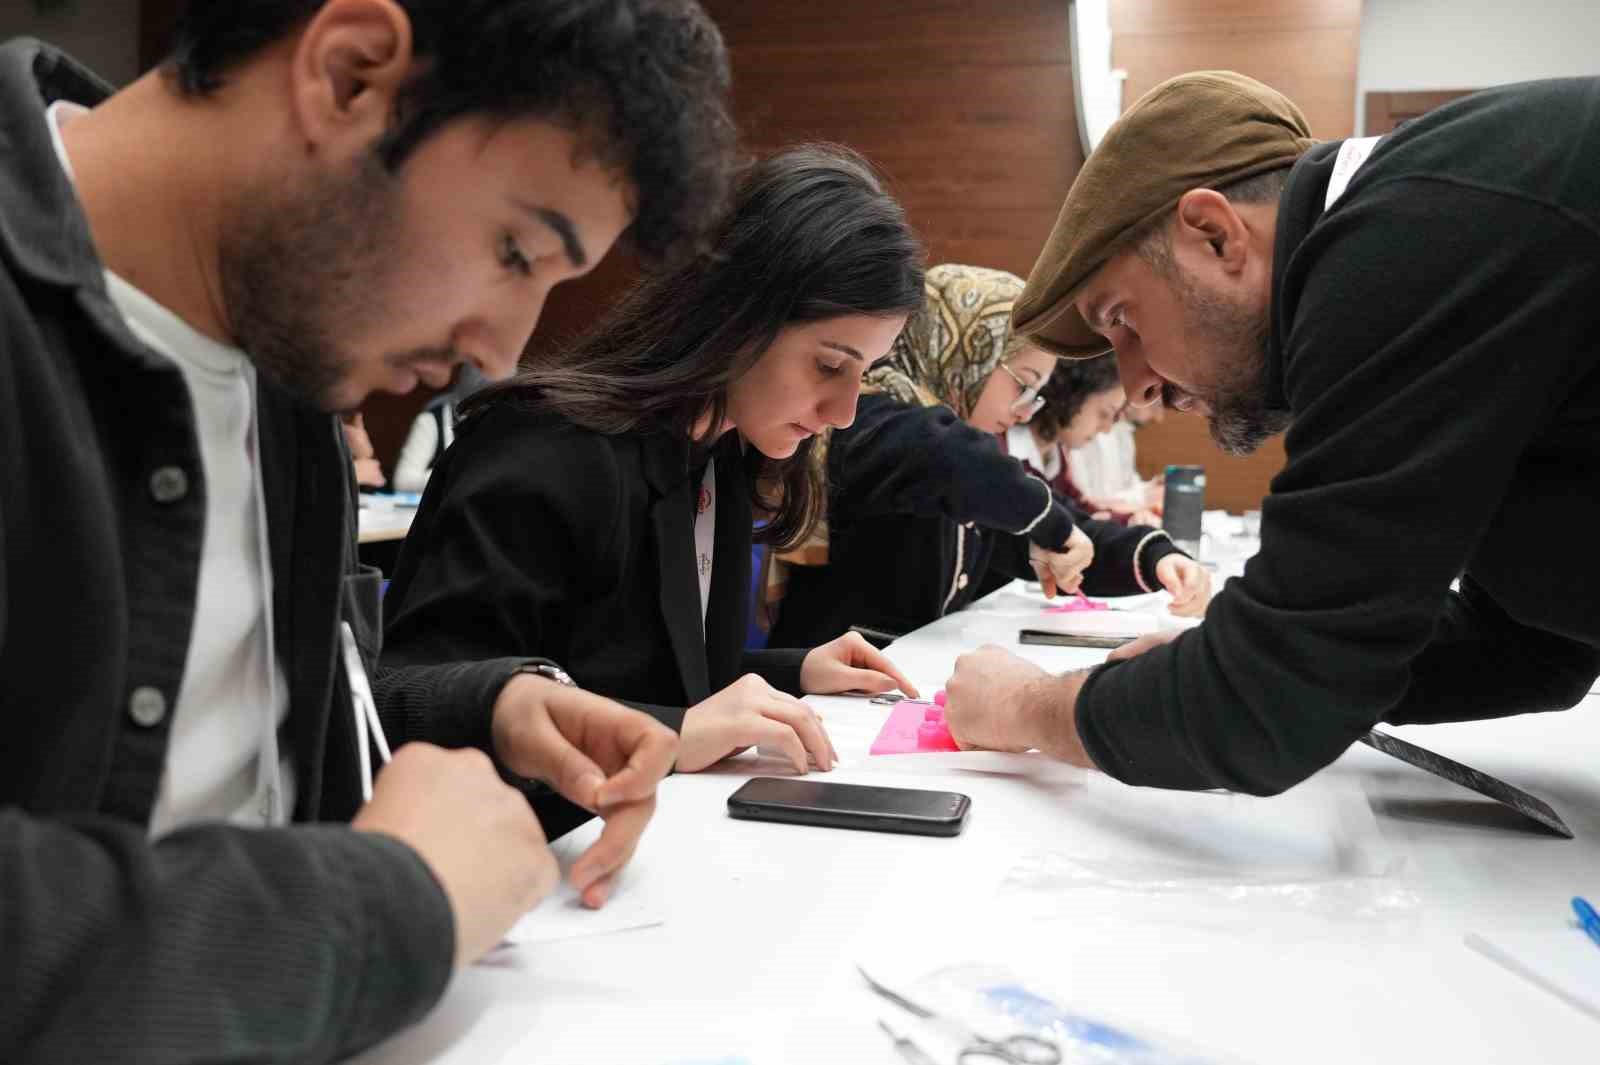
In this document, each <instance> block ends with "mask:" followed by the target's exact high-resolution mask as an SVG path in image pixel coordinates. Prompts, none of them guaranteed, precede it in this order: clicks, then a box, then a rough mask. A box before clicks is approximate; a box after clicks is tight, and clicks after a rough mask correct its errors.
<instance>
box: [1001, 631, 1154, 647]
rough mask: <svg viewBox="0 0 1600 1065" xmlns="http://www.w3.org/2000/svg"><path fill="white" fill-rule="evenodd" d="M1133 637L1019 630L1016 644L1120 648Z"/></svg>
mask: <svg viewBox="0 0 1600 1065" xmlns="http://www.w3.org/2000/svg"><path fill="white" fill-rule="evenodd" d="M1135 639H1137V637H1135V636H1079V635H1076V634H1074V633H1070V632H1053V631H1051V630H1049V629H1019V630H1018V631H1017V642H1018V643H1031V644H1038V645H1040V646H1042V647H1101V648H1112V647H1121V646H1122V645H1123V644H1125V643H1132V642H1133V641H1134V640H1135Z"/></svg>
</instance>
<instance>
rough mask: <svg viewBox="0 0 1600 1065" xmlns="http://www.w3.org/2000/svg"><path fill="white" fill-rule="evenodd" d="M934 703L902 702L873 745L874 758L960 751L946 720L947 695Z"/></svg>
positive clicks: (909, 700) (940, 693)
mask: <svg viewBox="0 0 1600 1065" xmlns="http://www.w3.org/2000/svg"><path fill="white" fill-rule="evenodd" d="M934 700H935V703H938V704H940V705H935V703H928V702H923V701H922V700H920V699H917V700H914V699H902V700H901V701H900V702H899V703H897V704H895V708H894V709H893V710H891V711H890V712H889V720H888V721H885V722H884V723H883V730H882V731H881V732H879V733H878V738H877V739H875V740H873V741H872V749H871V753H873V754H919V753H923V752H926V751H959V750H960V749H961V748H960V747H957V746H956V741H955V740H954V739H953V738H951V736H950V726H949V725H947V724H946V723H945V720H944V708H943V705H942V704H943V702H944V692H939V693H938V694H937V695H935V696H934Z"/></svg>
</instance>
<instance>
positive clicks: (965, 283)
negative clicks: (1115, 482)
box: [768, 263, 1203, 647]
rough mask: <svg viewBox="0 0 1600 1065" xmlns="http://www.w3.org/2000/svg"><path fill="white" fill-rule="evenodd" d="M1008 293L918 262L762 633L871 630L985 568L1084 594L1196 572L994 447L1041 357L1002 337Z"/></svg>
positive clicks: (1178, 581) (1024, 403)
mask: <svg viewBox="0 0 1600 1065" xmlns="http://www.w3.org/2000/svg"><path fill="white" fill-rule="evenodd" d="M1021 292H1022V280H1021V279H1020V278H1018V277H1016V276H1014V275H1012V274H1008V273H1005V272H1004V271H1000V270H990V269H985V268H983V267H976V266H961V265H956V264H949V263H947V264H943V265H940V266H935V267H933V268H932V269H930V270H929V271H928V277H927V306H926V308H925V309H924V310H923V311H921V312H919V313H918V314H915V315H913V316H912V317H911V319H910V321H909V322H908V323H907V325H906V328H905V331H904V332H903V333H901V335H900V338H899V339H898V340H897V341H896V342H895V346H894V351H893V353H892V354H891V355H890V357H889V359H888V360H887V363H886V364H885V365H884V366H881V367H878V368H876V369H874V370H873V371H872V372H871V373H870V374H868V375H867V378H866V388H865V389H864V390H863V395H862V397H861V403H860V407H859V409H858V410H857V412H856V420H855V423H854V424H853V425H851V426H849V427H848V428H844V429H839V430H836V431H835V432H834V433H833V434H832V436H831V439H830V440H829V441H828V444H827V456H826V462H827V473H828V484H829V491H828V517H827V524H826V529H825V532H824V534H821V535H814V536H813V539H812V541H811V542H810V543H808V544H807V545H805V547H804V548H802V549H801V550H799V551H794V552H789V553H788V554H786V555H784V556H782V557H781V559H780V561H781V562H782V563H784V564H785V572H784V573H783V574H782V575H781V580H779V581H777V582H774V581H769V582H768V588H769V599H771V598H772V597H773V596H772V591H771V590H772V589H774V588H775V587H778V586H781V587H782V598H781V601H778V602H769V604H768V609H769V614H770V615H772V616H773V624H772V630H771V638H770V640H769V643H768V646H771V647H809V646H814V645H816V644H818V643H823V642H826V641H827V640H830V639H833V638H834V637H836V636H838V635H839V634H841V633H843V632H847V631H851V630H854V631H857V632H860V633H861V634H862V635H864V636H866V637H867V639H869V640H872V641H874V642H876V643H880V644H882V643H886V642H888V641H889V640H891V639H893V638H895V637H897V636H899V635H902V634H903V633H906V632H909V631H911V630H912V629H915V628H918V627H919V626H922V625H925V624H927V623H928V622H930V621H933V620H934V619H935V618H938V617H941V616H943V615H944V614H947V613H949V612H950V611H952V610H959V609H960V608H962V607H964V606H966V605H967V604H968V603H970V602H971V601H972V600H973V599H975V598H977V597H978V595H979V594H980V590H981V589H983V588H985V587H992V584H989V583H988V581H987V580H986V579H987V578H988V577H990V575H991V572H993V573H994V574H995V575H996V576H997V577H1023V578H1027V579H1030V580H1032V579H1037V580H1039V581H1041V583H1043V584H1044V586H1045V590H1046V593H1047V594H1053V593H1054V592H1056V591H1058V590H1059V591H1063V592H1074V591H1077V590H1079V589H1080V587H1081V588H1082V590H1084V591H1086V592H1088V593H1091V594H1095V595H1133V594H1138V593H1140V592H1149V591H1155V590H1157V589H1158V588H1161V587H1163V586H1164V585H1165V586H1167V587H1169V588H1172V589H1173V590H1174V592H1175V594H1177V593H1179V592H1182V591H1183V590H1184V589H1185V588H1186V587H1187V585H1188V583H1190V582H1191V581H1192V579H1193V576H1194V572H1195V571H1198V572H1200V573H1203V571H1202V570H1200V567H1199V566H1198V565H1197V564H1196V563H1194V562H1193V561H1192V560H1191V559H1189V558H1188V556H1186V555H1184V554H1182V553H1181V552H1179V551H1178V549H1177V547H1176V546H1175V545H1174V544H1173V543H1172V541H1171V540H1170V539H1168V537H1167V535H1166V534H1165V533H1163V532H1161V531H1160V530H1155V529H1144V530H1140V531H1139V532H1138V533H1136V534H1130V530H1128V529H1125V528H1122V527H1120V526H1117V525H1114V524H1110V523H1102V522H1094V521H1091V520H1089V519H1088V518H1087V517H1084V516H1083V515H1081V514H1075V513H1074V511H1073V510H1072V509H1071V507H1070V506H1069V505H1068V503H1067V502H1066V501H1065V500H1063V499H1061V498H1060V497H1059V496H1057V495H1056V494H1055V493H1054V492H1052V491H1051V489H1050V486H1049V485H1048V484H1046V483H1045V482H1044V481H1043V480H1042V479H1041V478H1039V477H1038V476H1037V475H1035V474H1032V473H1030V472H1029V471H1028V470H1027V469H1026V468H1025V467H1024V466H1023V465H1022V463H1020V462H1018V461H1017V460H1016V459H1014V458H1011V457H1010V456H1009V455H1007V454H1006V452H1005V450H1004V448H1003V446H1002V444H1001V437H1003V436H1004V434H1005V433H1006V432H1007V431H1008V430H1010V429H1011V428H1012V426H1015V425H1021V424H1024V423H1026V422H1027V421H1028V419H1029V418H1031V417H1033V415H1034V414H1035V413H1036V412H1037V411H1038V409H1039V407H1040V406H1041V405H1042V400H1041V399H1040V398H1039V391H1040V389H1042V388H1043V387H1044V385H1045V383H1046V382H1047V381H1048V380H1049V379H1050V375H1051V372H1052V371H1053V370H1054V369H1055V364H1056V360H1055V358H1054V357H1053V356H1052V355H1050V354H1048V353H1047V352H1045V351H1044V350H1042V349H1040V348H1038V347H1035V346H1033V345H1031V344H1026V343H1022V342H1020V341H1019V340H1018V339H1017V338H1016V337H1014V336H1013V334H1012V331H1011V325H1010V318H1009V315H1010V313H1011V305H1012V302H1013V301H1014V300H1015V299H1016V298H1017V296H1018V295H1020V294H1021ZM1091 530H1092V531H1091ZM1096 537H1099V540H1098V542H1096ZM823 540H825V541H826V542H825V544H824V543H823ZM1168 559H1172V560H1173V561H1172V562H1168V561H1167V560H1168Z"/></svg>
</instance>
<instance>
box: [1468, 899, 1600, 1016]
mask: <svg viewBox="0 0 1600 1065" xmlns="http://www.w3.org/2000/svg"><path fill="white" fill-rule="evenodd" d="M1487 931H1488V934H1487V935H1478V934H1476V933H1473V934H1469V935H1468V936H1467V937H1466V944H1467V946H1469V947H1471V948H1472V949H1473V950H1475V951H1477V952H1478V953H1479V954H1482V955H1483V956H1484V957H1486V958H1488V959H1489V960H1490V961H1492V962H1494V963H1495V964H1496V965H1499V966H1500V967H1501V968H1503V969H1505V970H1507V971H1508V972H1512V973H1515V974H1516V975H1517V976H1520V977H1521V978H1522V979H1524V980H1526V981H1528V982H1529V983H1530V984H1533V985H1534V986H1535V987H1538V988H1540V989H1542V990H1544V991H1548V992H1549V993H1550V994H1552V995H1554V996H1555V997H1556V998H1558V999H1560V1000H1561V1001H1563V1002H1565V1003H1566V1004H1567V1005H1569V1006H1571V1007H1572V1008H1573V1009H1576V1010H1578V1011H1580V1012H1582V1013H1586V1014H1588V1015H1589V1016H1590V1017H1592V1018H1594V1019H1595V1020H1597V1021H1600V946H1596V945H1595V943H1594V941H1593V940H1591V939H1590V938H1589V937H1588V936H1586V935H1584V933H1583V930H1582V929H1580V928H1579V927H1578V924H1577V922H1576V921H1561V920H1552V921H1550V922H1549V923H1548V924H1539V925H1527V924H1523V925H1518V926H1501V927H1499V928H1494V929H1491V930H1487Z"/></svg>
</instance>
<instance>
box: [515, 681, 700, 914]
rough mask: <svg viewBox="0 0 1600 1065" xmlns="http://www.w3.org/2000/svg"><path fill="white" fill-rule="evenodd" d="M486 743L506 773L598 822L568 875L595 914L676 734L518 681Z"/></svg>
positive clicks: (573, 691)
mask: <svg viewBox="0 0 1600 1065" xmlns="http://www.w3.org/2000/svg"><path fill="white" fill-rule="evenodd" d="M493 735H494V749H495V753H496V754H497V755H499V757H500V761H502V762H503V763H505V766H506V768H508V769H510V770H511V771H512V772H513V773H516V774H517V775H518V776H523V777H527V778H529V779H530V780H542V781H544V782H546V783H548V784H549V785H550V786H551V787H553V788H555V789H556V791H558V792H560V793H561V794H562V795H563V796H565V797H566V798H568V799H570V800H571V801H572V802H575V803H577V804H578V805H579V806H582V807H583V808H584V809H586V810H592V811H594V812H595V813H597V814H599V815H600V816H601V817H602V818H604V819H605V828H604V830H603V831H602V832H601V833H600V838H599V839H597V840H596V841H595V842H594V845H593V846H591V847H590V848H589V849H588V850H587V851H585V852H584V853H583V855H582V856H581V857H580V858H579V859H578V860H577V861H576V862H575V863H573V866H572V871H571V877H572V886H573V887H575V888H577V889H578V892H579V896H580V897H581V898H582V900H583V904H584V905H585V906H590V907H596V908H598V907H600V906H603V905H604V904H605V901H606V898H607V896H609V895H610V894H611V888H612V885H613V883H614V882H615V879H616V875H617V873H618V872H619V871H620V870H621V869H622V867H623V866H624V865H626V864H628V859H629V858H632V857H633V851H634V848H636V847H637V846H638V845H639V836H640V835H641V834H642V833H643V832H644V828H645V825H647V824H648V823H649V822H650V817H651V815H652V814H654V813H655V808H656V785H657V784H659V783H660V782H661V778H662V777H664V776H666V775H667V772H668V771H669V770H670V769H671V768H672V762H673V759H674V758H676V757H677V753H678V737H677V734H676V733H674V732H673V731H672V730H671V729H669V728H667V727H666V726H665V725H663V724H661V723H660V722H659V721H657V720H656V719H655V718H653V717H651V716H650V715H648V714H643V713H640V712H639V711H637V710H630V709H628V708H627V707H625V706H622V705H620V704H618V703H614V702H612V701H611V700H610V699H606V698H603V697H601V696H599V695H595V694H594V693H592V692H586V691H583V690H582V689H580V688H573V687H569V686H567V685H565V684H557V683H556V682H555V681H553V680H548V679H546V678H544V677H537V676H533V675H531V674H526V673H522V674H518V675H516V676H514V677H512V678H511V679H510V680H509V681H507V682H506V686H505V687H504V688H503V689H501V691H500V697H499V698H498V699H496V700H495V704H494V725H493Z"/></svg>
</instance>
